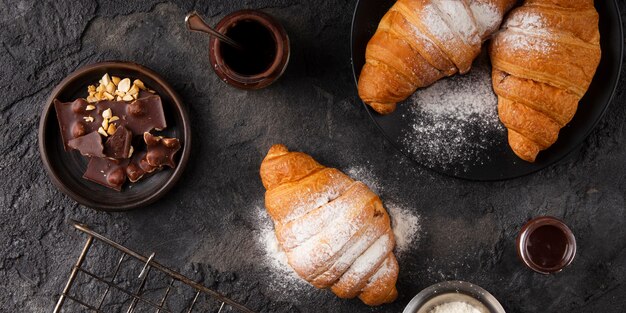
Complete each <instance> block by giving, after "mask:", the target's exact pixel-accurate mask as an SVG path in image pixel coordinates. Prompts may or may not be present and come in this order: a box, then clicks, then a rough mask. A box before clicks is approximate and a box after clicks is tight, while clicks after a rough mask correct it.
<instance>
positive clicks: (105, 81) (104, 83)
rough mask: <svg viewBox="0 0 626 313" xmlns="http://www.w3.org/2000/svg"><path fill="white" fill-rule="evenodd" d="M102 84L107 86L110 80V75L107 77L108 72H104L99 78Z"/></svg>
mask: <svg viewBox="0 0 626 313" xmlns="http://www.w3.org/2000/svg"><path fill="white" fill-rule="evenodd" d="M101 82H102V84H103V85H104V86H108V85H109V83H110V82H111V77H109V74H108V73H107V74H104V76H102V80H101Z"/></svg>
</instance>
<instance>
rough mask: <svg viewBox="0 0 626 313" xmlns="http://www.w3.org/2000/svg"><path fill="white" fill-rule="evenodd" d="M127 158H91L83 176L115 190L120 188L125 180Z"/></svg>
mask: <svg viewBox="0 0 626 313" xmlns="http://www.w3.org/2000/svg"><path fill="white" fill-rule="evenodd" d="M128 162H129V161H128V159H125V160H112V159H109V158H91V159H90V160H89V164H88V165H87V170H86V171H85V174H83V178H85V179H88V180H90V181H92V182H94V183H97V184H100V185H102V186H105V187H109V188H111V189H115V190H117V191H121V190H122V185H124V182H126V166H127V165H128Z"/></svg>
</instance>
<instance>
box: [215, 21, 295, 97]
mask: <svg viewBox="0 0 626 313" xmlns="http://www.w3.org/2000/svg"><path fill="white" fill-rule="evenodd" d="M243 24H254V25H253V26H255V27H256V26H260V27H262V28H264V29H261V33H260V35H261V36H263V35H265V34H264V33H263V31H266V32H267V35H268V36H269V37H271V40H273V41H272V42H271V43H272V44H273V45H275V47H272V48H275V49H274V50H273V52H274V53H273V55H272V56H273V57H270V59H269V60H266V59H267V58H265V57H266V55H264V56H263V57H261V58H260V60H262V61H263V62H267V66H264V65H260V66H261V67H262V68H261V69H258V68H256V66H257V65H259V64H248V65H249V66H248V68H250V67H252V68H253V69H252V70H253V72H247V73H246V71H242V70H241V68H243V69H246V67H244V66H245V64H244V65H240V66H239V68H240V69H239V70H237V66H235V64H234V63H233V62H237V61H238V60H236V59H235V60H233V58H234V56H230V55H227V54H228V53H229V52H228V51H231V52H230V54H237V52H239V51H234V50H232V49H236V48H232V47H230V46H227V44H226V43H223V42H220V41H219V40H217V39H215V38H211V40H210V41H209V59H210V61H211V66H212V67H213V70H215V73H216V74H217V75H218V76H219V77H220V78H221V79H222V80H223V81H225V82H226V83H228V84H230V85H232V86H235V87H237V88H241V89H260V88H263V87H267V86H268V85H270V84H272V83H273V82H275V81H276V80H277V79H278V78H279V77H280V76H281V75H282V74H283V72H284V71H285V69H286V68H287V63H288V62H289V51H290V50H289V37H288V36H287V32H286V31H285V29H284V28H283V27H282V25H281V24H279V23H278V22H277V21H276V20H275V19H274V18H273V17H271V16H270V15H268V14H266V13H263V12H260V11H254V10H241V11H236V12H233V13H231V14H229V15H227V16H226V17H224V18H223V19H222V20H221V21H220V22H219V23H218V24H217V26H215V30H217V31H218V32H220V33H222V34H226V35H227V36H229V37H231V39H233V40H235V41H236V42H238V43H240V44H241V45H242V46H246V44H247V43H246V42H245V41H246V40H257V39H258V38H259V34H248V36H249V38H247V39H246V38H245V37H246V34H245V33H244V34H241V32H246V30H242V29H239V30H238V31H239V34H236V33H233V32H235V30H236V29H237V28H238V27H239V28H242V27H241V25H243ZM248 28H250V27H248ZM252 30H253V31H254V28H252ZM256 31H259V30H258V29H257V30H256ZM237 35H238V36H237ZM236 37H240V38H236ZM242 37H243V38H244V39H242ZM229 49H230V50H229ZM233 51H234V52H233ZM252 52H253V53H257V52H258V51H256V50H255V51H252ZM266 54H267V53H266ZM256 57H257V55H253V57H252V58H250V57H244V60H240V61H242V62H244V61H249V60H250V59H257V58H256ZM229 58H230V59H229ZM264 58H265V59H264ZM254 69H257V71H254Z"/></svg>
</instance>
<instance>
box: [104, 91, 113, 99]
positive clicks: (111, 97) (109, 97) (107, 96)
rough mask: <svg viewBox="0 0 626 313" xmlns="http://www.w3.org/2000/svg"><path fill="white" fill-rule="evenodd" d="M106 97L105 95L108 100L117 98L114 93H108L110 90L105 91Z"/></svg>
mask: <svg viewBox="0 0 626 313" xmlns="http://www.w3.org/2000/svg"><path fill="white" fill-rule="evenodd" d="M104 97H105V98H106V99H107V100H113V99H115V96H114V95H112V94H110V93H108V92H104Z"/></svg>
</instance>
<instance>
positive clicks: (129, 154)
mask: <svg viewBox="0 0 626 313" xmlns="http://www.w3.org/2000/svg"><path fill="white" fill-rule="evenodd" d="M133 152H135V148H133V146H130V151H128V157H129V158H130V157H131V156H133Z"/></svg>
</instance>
